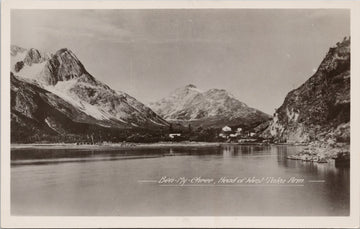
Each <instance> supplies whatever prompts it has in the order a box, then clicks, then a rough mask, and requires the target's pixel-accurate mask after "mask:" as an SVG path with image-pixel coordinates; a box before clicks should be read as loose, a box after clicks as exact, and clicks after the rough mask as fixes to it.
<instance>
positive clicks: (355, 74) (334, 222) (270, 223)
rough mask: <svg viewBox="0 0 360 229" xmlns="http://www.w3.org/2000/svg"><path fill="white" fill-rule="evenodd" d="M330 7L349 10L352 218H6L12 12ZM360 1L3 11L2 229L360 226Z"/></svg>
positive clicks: (63, 5) (69, 4) (74, 4)
mask: <svg viewBox="0 0 360 229" xmlns="http://www.w3.org/2000/svg"><path fill="white" fill-rule="evenodd" d="M160 8H162V9H165V8H166V9H176V8H183V9H190V8H198V9H201V8H304V9H305V8H306V9H311V8H334V9H340V8H342V9H350V10H351V59H352V60H351V140H352V141H351V168H350V171H351V177H350V180H351V191H350V196H351V203H350V217H20V216H11V215H10V77H9V75H10V58H8V57H10V45H9V44H10V10H11V9H160ZM359 22H360V2H355V1H293V2H290V1H253V2H250V1H158V0H155V1H30V0H26V1H20V0H11V1H10V0H6V1H3V2H2V7H1V27H2V33H1V50H2V51H1V57H2V58H1V66H2V68H1V76H2V77H1V227H6V228H20V227H27V228H43V227H90V228H97V227H109V228H110V227H177V228H179V227H248V228H253V227H267V228H270V227H271V228H274V227H288V228H289V227H312V228H316V227H328V228H330V227H331V228H354V227H359V216H360V215H359V203H360V202H359V194H360V192H359V190H360V189H359V179H358V176H359V174H360V173H359V167H360V166H359V162H360V157H359V156H360V154H359V153H360V152H359V149H360V147H359V143H360V142H359V141H356V140H357V139H358V137H359V136H360V128H359V127H360V125H359V124H360V119H359V117H360V115H359V114H360V113H359V105H360V103H359V98H360V91H359V89H360V88H359V86H360V82H359V81H360V77H359V76H360V65H359V61H358V60H359V59H360V56H359V50H360V47H359V45H360V44H359V41H360V34H359V29H360V26H359Z"/></svg>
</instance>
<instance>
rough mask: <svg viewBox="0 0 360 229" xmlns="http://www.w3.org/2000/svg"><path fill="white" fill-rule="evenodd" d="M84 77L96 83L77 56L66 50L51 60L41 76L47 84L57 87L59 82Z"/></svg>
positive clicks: (56, 54) (59, 52) (57, 53)
mask: <svg viewBox="0 0 360 229" xmlns="http://www.w3.org/2000/svg"><path fill="white" fill-rule="evenodd" d="M83 75H86V76H87V78H89V79H91V81H94V78H93V77H92V76H91V75H90V74H88V73H87V72H86V70H85V68H84V66H83V65H82V63H81V62H80V61H79V59H78V58H77V57H76V56H75V54H74V53H73V52H72V51H70V50H68V49H65V48H64V49H60V50H59V51H57V52H56V53H55V55H53V56H52V57H51V59H49V61H48V62H47V63H46V65H45V68H44V69H43V72H42V74H41V75H40V80H41V81H42V82H44V83H46V84H50V85H56V84H57V82H59V81H67V80H71V79H74V78H79V77H81V76H83Z"/></svg>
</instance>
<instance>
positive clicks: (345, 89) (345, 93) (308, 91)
mask: <svg viewBox="0 0 360 229" xmlns="http://www.w3.org/2000/svg"><path fill="white" fill-rule="evenodd" d="M263 136H265V137H273V138H274V139H275V140H276V141H279V142H302V143H304V142H313V141H320V142H327V141H330V142H349V141H350V38H344V40H343V41H342V42H339V43H337V44H336V46H335V47H332V48H330V50H329V51H328V53H327V54H326V56H325V58H324V60H323V61H322V62H321V64H320V66H319V68H318V69H317V71H316V72H315V74H314V75H313V76H311V77H310V78H309V79H308V80H307V81H306V82H305V83H304V84H303V85H301V86H300V87H298V88H297V89H295V90H293V91H291V92H289V93H288V94H287V96H286V98H285V100H284V103H283V104H282V105H281V106H280V107H279V108H278V109H277V110H276V112H275V114H274V117H273V120H272V122H271V123H270V126H269V127H268V128H267V129H266V131H265V132H264V133H263Z"/></svg>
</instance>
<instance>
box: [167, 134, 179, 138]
mask: <svg viewBox="0 0 360 229" xmlns="http://www.w3.org/2000/svg"><path fill="white" fill-rule="evenodd" d="M180 136H181V134H180V133H174V134H169V137H170V138H172V139H173V138H175V137H180Z"/></svg>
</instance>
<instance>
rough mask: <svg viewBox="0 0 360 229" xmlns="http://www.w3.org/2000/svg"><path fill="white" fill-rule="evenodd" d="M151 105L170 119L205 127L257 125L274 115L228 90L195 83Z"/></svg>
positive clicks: (165, 117)
mask: <svg viewBox="0 0 360 229" xmlns="http://www.w3.org/2000/svg"><path fill="white" fill-rule="evenodd" d="M150 107H151V108H152V109H153V110H154V111H155V112H157V113H158V114H159V115H160V116H162V117H163V118H164V119H166V120H168V121H171V122H180V123H183V124H192V125H193V126H201V127H223V126H224V125H230V126H242V127H245V126H246V127H250V126H252V127H254V126H256V125H259V124H260V123H262V122H264V121H266V120H268V119H269V118H270V116H269V115H267V114H265V113H263V112H261V111H259V110H256V109H254V108H251V107H249V106H247V105H246V104H245V103H243V102H241V101H239V100H238V99H236V98H235V97H234V96H233V95H232V94H230V93H229V92H227V91H226V90H223V89H210V90H208V91H202V90H200V89H198V88H197V87H196V86H195V85H192V84H189V85H187V86H185V87H183V88H179V89H176V90H175V91H174V92H173V93H171V94H170V95H169V96H168V97H165V98H163V99H161V100H160V101H158V102H155V103H151V104H150Z"/></svg>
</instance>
